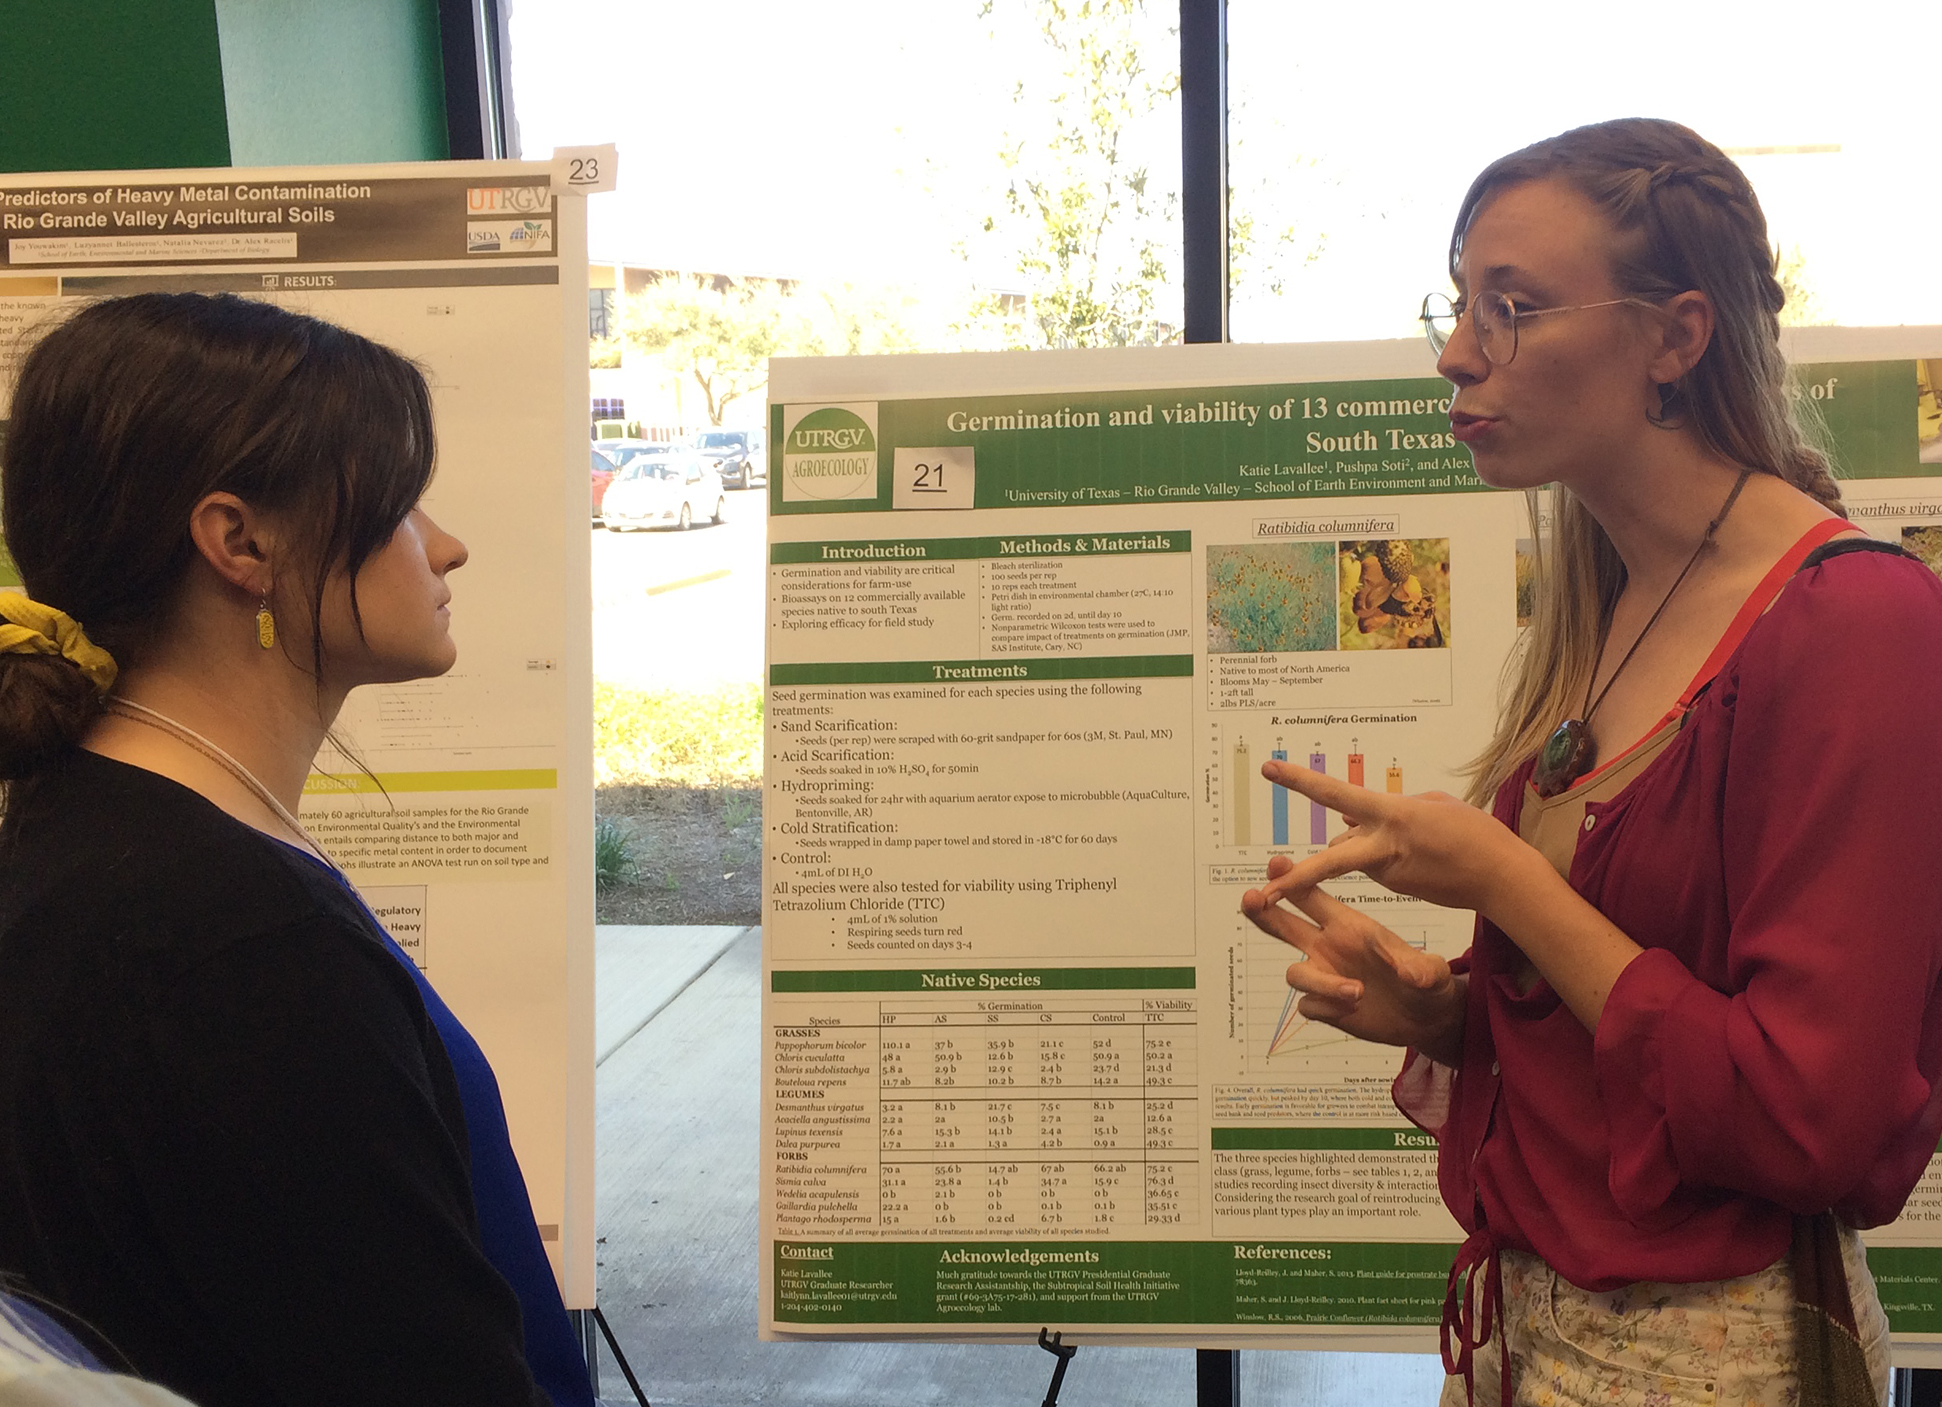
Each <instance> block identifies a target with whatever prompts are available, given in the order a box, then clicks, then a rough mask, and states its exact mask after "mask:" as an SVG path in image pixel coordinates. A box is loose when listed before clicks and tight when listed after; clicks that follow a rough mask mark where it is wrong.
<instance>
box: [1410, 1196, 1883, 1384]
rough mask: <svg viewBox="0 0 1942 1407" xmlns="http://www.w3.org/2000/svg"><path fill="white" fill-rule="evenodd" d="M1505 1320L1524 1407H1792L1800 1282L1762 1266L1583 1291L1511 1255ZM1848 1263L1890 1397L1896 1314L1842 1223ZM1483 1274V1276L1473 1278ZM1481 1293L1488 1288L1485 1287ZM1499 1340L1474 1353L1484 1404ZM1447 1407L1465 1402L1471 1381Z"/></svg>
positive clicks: (1506, 1261) (1877, 1379) (1859, 1320)
mask: <svg viewBox="0 0 1942 1407" xmlns="http://www.w3.org/2000/svg"><path fill="white" fill-rule="evenodd" d="M1502 1256H1503V1283H1504V1322H1503V1325H1502V1326H1501V1327H1500V1328H1499V1330H1498V1332H1499V1333H1505V1332H1507V1333H1508V1342H1509V1345H1510V1368H1511V1379H1512V1385H1513V1391H1512V1393H1511V1396H1510V1399H1509V1400H1510V1401H1512V1402H1513V1403H1515V1404H1516V1405H1517V1407H1591V1404H1597V1407H1687V1404H1701V1403H1704V1404H1707V1407H1714V1405H1715V1404H1717V1407H1793V1404H1795V1403H1797V1402H1798V1401H1799V1400H1800V1387H1799V1376H1798V1372H1797V1369H1796V1366H1795V1365H1796V1359H1795V1355H1794V1277H1793V1272H1792V1271H1791V1270H1790V1269H1789V1268H1788V1264H1787V1258H1786V1257H1785V1256H1782V1257H1781V1258H1780V1259H1779V1260H1777V1261H1775V1262H1774V1263H1773V1264H1772V1265H1770V1266H1768V1267H1767V1268H1766V1269H1765V1270H1759V1271H1755V1272H1754V1273H1753V1274H1751V1275H1742V1276H1740V1277H1739V1278H1738V1279H1735V1280H1712V1281H1707V1282H1704V1283H1701V1284H1696V1285H1666V1284H1655V1283H1650V1282H1643V1281H1642V1282H1640V1283H1638V1284H1635V1285H1627V1286H1625V1287H1624V1288H1623V1289H1618V1290H1607V1291H1603V1292H1601V1293H1593V1292H1592V1291H1590V1290H1581V1289H1579V1288H1578V1287H1577V1286H1576V1285H1573V1284H1572V1283H1571V1282H1570V1281H1568V1280H1565V1279H1564V1278H1563V1277H1561V1276H1559V1275H1558V1274H1557V1273H1556V1272H1554V1271H1553V1270H1552V1269H1551V1267H1550V1266H1548V1265H1546V1264H1545V1263H1544V1262H1543V1261H1542V1260H1540V1259H1539V1258H1538V1257H1536V1256H1534V1255H1529V1254H1526V1253H1525V1252H1522V1251H1504V1252H1503V1253H1502ZM1841 1262H1842V1264H1843V1265H1844V1266H1845V1267H1846V1269H1847V1273H1848V1295H1849V1297H1850V1299H1851V1300H1852V1301H1853V1304H1854V1318H1855V1323H1856V1325H1857V1326H1858V1327H1859V1329H1860V1330H1861V1346H1862V1350H1863V1352H1864V1353H1865V1355H1866V1356H1867V1360H1868V1371H1869V1374H1870V1376H1871V1377H1872V1378H1873V1379H1874V1386H1875V1393H1876V1396H1877V1397H1878V1398H1879V1399H1880V1400H1881V1401H1882V1402H1883V1403H1886V1402H1887V1400H1888V1369H1889V1346H1888V1316H1887V1315H1886V1314H1884V1313H1883V1312H1882V1308H1881V1301H1880V1299H1879V1298H1878V1297H1877V1296H1876V1294H1875V1282H1874V1278H1873V1277H1872V1276H1871V1275H1869V1273H1868V1260H1867V1255H1866V1252H1865V1251H1864V1250H1863V1248H1862V1245H1861V1238H1860V1237H1859V1236H1857V1235H1856V1234H1855V1233H1854V1232H1853V1231H1851V1230H1849V1229H1847V1228H1846V1227H1843V1228H1841ZM1475 1279H1476V1280H1478V1281H1481V1280H1482V1279H1483V1277H1482V1276H1481V1275H1479V1276H1476V1277H1475ZM1478 1293H1481V1289H1479V1290H1478ZM1501 1362H1502V1356H1501V1353H1500V1351H1499V1348H1498V1344H1497V1340H1496V1339H1494V1338H1493V1339H1492V1340H1491V1342H1490V1344H1489V1345H1488V1346H1487V1347H1485V1348H1482V1349H1479V1350H1478V1351H1477V1354H1476V1359H1475V1365H1476V1366H1475V1377H1476V1407H1499V1404H1500V1403H1501V1402H1503V1401H1504V1398H1503V1397H1502V1395H1501V1392H1502V1389H1501V1385H1500V1381H1499V1371H1500V1368H1499V1365H1500V1364H1501ZM1441 1407H1465V1394H1464V1390H1463V1379H1461V1378H1455V1377H1453V1378H1449V1379H1447V1380H1446V1381H1445V1382H1444V1384H1443V1397H1442V1402H1441Z"/></svg>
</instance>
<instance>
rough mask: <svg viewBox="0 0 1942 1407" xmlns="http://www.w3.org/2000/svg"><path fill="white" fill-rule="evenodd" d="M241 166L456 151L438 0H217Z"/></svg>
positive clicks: (232, 142) (409, 157)
mask: <svg viewBox="0 0 1942 1407" xmlns="http://www.w3.org/2000/svg"><path fill="white" fill-rule="evenodd" d="M215 13H216V19H217V23H218V25H219V27H220V29H221V33H222V73H223V86H224V90H225V92H226V94H227V97H228V106H229V149H230V152H231V154H232V159H233V160H234V162H235V164H236V165H238V166H295V165H313V164H325V163H331V162H344V161H437V160H442V159H444V158H445V157H446V156H449V155H450V148H449V146H448V144H447V141H446V135H445V80H444V75H443V68H442V63H441V58H440V53H439V33H438V5H437V0H215Z"/></svg>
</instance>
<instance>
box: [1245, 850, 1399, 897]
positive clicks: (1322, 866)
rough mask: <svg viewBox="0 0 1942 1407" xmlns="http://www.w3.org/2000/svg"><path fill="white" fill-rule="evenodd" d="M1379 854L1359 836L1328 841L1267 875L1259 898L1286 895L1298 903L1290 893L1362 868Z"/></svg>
mask: <svg viewBox="0 0 1942 1407" xmlns="http://www.w3.org/2000/svg"><path fill="white" fill-rule="evenodd" d="M1382 854H1383V852H1382V851H1381V850H1380V849H1379V848H1378V847H1377V846H1376V844H1375V843H1374V842H1373V841H1370V840H1367V839H1364V838H1361V837H1357V838H1356V839H1354V840H1347V841H1344V842H1343V843H1342V844H1340V845H1331V846H1329V847H1328V848H1327V849H1326V850H1323V851H1320V852H1319V853H1317V854H1314V855H1310V856H1309V857H1308V858H1307V859H1305V860H1301V861H1298V862H1297V863H1295V864H1293V865H1290V866H1289V867H1288V868H1287V869H1286V870H1284V871H1283V872H1282V873H1280V874H1278V875H1276V876H1275V877H1274V878H1272V879H1270V880H1269V881H1268V883H1267V884H1266V885H1265V886H1264V887H1263V888H1262V890H1261V895H1262V898H1263V900H1264V901H1265V902H1266V903H1270V904H1274V903H1279V902H1280V901H1281V900H1283V899H1287V900H1289V901H1290V902H1291V903H1297V905H1298V906H1299V903H1298V901H1297V900H1295V897H1294V896H1295V895H1296V894H1297V893H1299V892H1300V891H1302V890H1304V889H1313V888H1314V887H1315V886H1316V885H1318V884H1322V883H1324V882H1326V881H1328V880H1331V879H1340V878H1341V877H1342V876H1343V875H1346V874H1354V873H1356V872H1357V871H1358V870H1363V869H1365V868H1366V867H1367V866H1369V865H1373V864H1376V863H1377V862H1378V861H1380V859H1381V858H1382Z"/></svg>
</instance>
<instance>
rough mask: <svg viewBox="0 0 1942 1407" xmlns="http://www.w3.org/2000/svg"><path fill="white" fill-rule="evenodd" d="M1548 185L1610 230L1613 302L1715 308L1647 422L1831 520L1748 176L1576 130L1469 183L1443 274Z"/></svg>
mask: <svg viewBox="0 0 1942 1407" xmlns="http://www.w3.org/2000/svg"><path fill="white" fill-rule="evenodd" d="M1546 178H1552V179H1558V180H1562V181H1565V182H1567V183H1568V184H1570V185H1571V186H1572V187H1574V188H1575V189H1576V190H1577V191H1578V192H1579V193H1580V194H1582V195H1583V196H1584V197H1585V198H1586V199H1588V200H1590V201H1591V202H1592V204H1593V205H1595V206H1597V207H1598V208H1599V209H1600V210H1601V211H1602V212H1603V213H1604V215H1605V218H1606V219H1607V220H1608V221H1610V223H1611V226H1612V230H1613V232H1614V233H1615V234H1616V235H1617V239H1616V240H1615V241H1614V255H1615V257H1614V259H1613V269H1612V273H1613V278H1614V280H1615V282H1616V283H1617V285H1618V288H1619V291H1620V292H1622V293H1626V294H1630V295H1631V296H1633V297H1637V298H1644V299H1647V300H1649V301H1659V300H1662V299H1665V298H1669V297H1671V296H1672V295H1674V294H1676V293H1684V292H1686V291H1687V290H1689V289H1697V290H1699V291H1700V292H1702V293H1704V294H1705V295H1706V296H1707V297H1708V298H1709V299H1710V300H1711V301H1712V304H1713V312H1714V318H1715V322H1714V328H1713V337H1712V341H1711V343H1710V344H1709V345H1708V346H1707V348H1706V352H1705V354H1704V355H1703V356H1701V357H1700V359H1699V361H1698V363H1697V364H1696V365H1695V366H1694V367H1693V368H1692V370H1690V371H1689V372H1687V373H1686V375H1685V376H1683V377H1682V378H1680V380H1678V381H1677V382H1674V383H1673V384H1671V385H1669V386H1667V387H1665V388H1664V389H1663V391H1662V392H1661V399H1662V405H1661V407H1660V412H1659V415H1658V416H1657V417H1655V420H1656V422H1657V423H1659V424H1663V425H1666V426H1668V427H1671V426H1689V427H1690V428H1691V429H1692V431H1693V432H1694V433H1695V434H1697V435H1698V436H1699V438H1700V441H1701V442H1702V443H1703V444H1704V445H1705V446H1706V447H1707V448H1708V449H1710V450H1712V451H1713V452H1714V453H1716V454H1720V455H1723V456H1725V457H1726V458H1727V459H1729V460H1731V461H1733V462H1734V463H1736V464H1741V465H1745V466H1747V467H1749V468H1752V469H1754V470H1756V471H1765V472H1768V473H1772V474H1777V475H1779V476H1780V477H1781V478H1783V479H1785V480H1786V481H1787V482H1788V483H1790V484H1792V485H1794V487H1796V488H1798V489H1800V490H1801V491H1803V492H1804V493H1808V494H1811V495H1812V496H1813V497H1814V498H1816V499H1818V500H1819V501H1820V502H1821V503H1823V504H1825V505H1826V506H1827V507H1829V508H1832V509H1834V510H1835V511H1836V512H1839V511H1840V503H1841V490H1840V488H1839V487H1838V486H1837V485H1836V484H1835V482H1834V477H1833V475H1832V473H1831V472H1830V469H1829V465H1828V459H1827V455H1826V453H1825V452H1824V451H1823V450H1822V449H1820V448H1819V447H1818V446H1816V445H1815V444H1814V443H1813V441H1812V440H1811V439H1810V438H1809V436H1808V434H1806V433H1805V432H1804V431H1803V429H1802V426H1801V423H1800V421H1799V420H1798V419H1797V418H1796V407H1795V402H1796V401H1797V399H1798V397H1797V396H1796V395H1795V394H1794V392H1793V389H1792V388H1791V387H1790V385H1789V382H1788V375H1787V363H1786V359H1785V358H1784V357H1782V356H1781V353H1780V310H1781V308H1782V307H1783V306H1784V305H1785V303H1786V301H1787V295H1786V292H1785V291H1784V290H1783V289H1782V288H1781V286H1780V279H1779V277H1778V270H1779V256H1778V253H1777V251H1776V250H1775V249H1774V247H1773V245H1772V244H1770V243H1769V242H1768V240H1767V217H1766V215H1765V214H1764V213H1763V212H1762V211H1761V209H1760V201H1759V198H1758V197H1757V196H1755V195H1754V193H1753V187H1752V185H1750V184H1749V183H1748V181H1747V179H1746V173H1745V172H1743V171H1741V170H1740V168H1739V167H1738V166H1737V165H1736V164H1734V162H1733V160H1732V158H1730V157H1728V156H1727V155H1726V153H1725V152H1723V151H1721V150H1720V149H1719V148H1718V147H1716V146H1714V145H1713V144H1712V143H1711V142H1709V141H1707V140H1706V139H1705V138H1704V137H1702V136H1700V135H1699V134H1698V133H1697V132H1694V131H1693V130H1692V129H1691V128H1688V127H1682V126H1680V125H1679V124H1678V123H1676V122H1667V121H1664V120H1661V119H1656V118H1645V117H1628V118H1622V119H1619V120H1618V121H1615V122H1600V123H1596V124H1594V125H1592V126H1589V127H1577V128H1574V129H1572V130H1571V131H1569V132H1564V133H1561V134H1560V135H1558V136H1555V137H1548V138H1546V139H1545V140H1543V141H1541V142H1535V143H1533V144H1532V145H1530V146H1528V147H1525V148H1524V149H1523V150H1522V151H1516V152H1512V153H1511V154H1510V155H1509V156H1505V157H1500V158H1499V159H1498V160H1496V161H1493V162H1492V163H1491V164H1490V165H1489V166H1487V167H1485V168H1484V170H1483V172H1482V174H1481V175H1479V176H1478V177H1477V179H1476V180H1474V181H1472V182H1471V183H1470V189H1469V191H1468V193H1467V194H1465V196H1464V197H1463V204H1462V206H1461V207H1460V208H1459V209H1458V211H1457V218H1456V229H1455V231H1454V233H1453V234H1452V235H1451V237H1450V269H1451V272H1452V273H1454V272H1455V270H1456V263H1457V258H1458V256H1459V255H1460V254H1461V253H1462V252H1463V239H1464V235H1465V233H1466V232H1467V231H1468V230H1469V228H1470V222H1471V220H1472V219H1473V218H1474V217H1475V215H1476V212H1477V209H1478V207H1479V206H1481V205H1482V204H1483V202H1484V201H1485V200H1487V199H1488V198H1489V197H1490V196H1491V195H1492V194H1493V193H1495V192H1496V191H1499V190H1502V189H1504V188H1506V187H1509V186H1514V185H1521V184H1523V183H1524V182H1526V181H1533V180H1543V179H1546Z"/></svg>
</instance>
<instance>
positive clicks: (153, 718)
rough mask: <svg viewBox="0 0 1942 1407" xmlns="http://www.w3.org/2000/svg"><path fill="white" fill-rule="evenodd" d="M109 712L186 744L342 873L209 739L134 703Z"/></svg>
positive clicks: (115, 704)
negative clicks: (225, 773)
mask: <svg viewBox="0 0 1942 1407" xmlns="http://www.w3.org/2000/svg"><path fill="white" fill-rule="evenodd" d="M108 711H109V712H110V713H113V714H117V715H119V716H120V717H122V718H126V719H127V720H128V721H129V722H130V723H140V724H143V725H145V726H147V727H150V728H154V729H156V730H157V731H158V732H163V733H167V734H169V735H170V736H171V737H173V738H175V739H176V740H177V741H179V742H183V743H186V744H188V746H189V747H190V748H192V749H194V750H195V751H196V752H199V753H201V754H202V755H203V756H204V757H206V758H208V759H209V760H210V761H211V762H213V763H215V764H216V765H217V766H218V767H220V768H222V769H223V770H224V771H225V772H227V773H229V775H230V776H232V777H234V778H235V779H236V780H237V781H239V782H241V783H242V784H243V785H244V786H245V787H246V788H248V790H249V791H250V793H251V794H252V795H254V796H255V797H256V799H257V800H258V801H260V802H262V803H263V804H264V805H265V806H267V807H269V808H270V811H271V812H272V814H274V815H275V816H276V818H277V819H278V820H279V821H281V822H283V824H284V825H286V826H288V827H289V828H290V830H291V832H292V834H294V835H296V836H298V837H299V838H300V839H301V840H302V841H303V843H304V844H305V845H307V846H309V847H310V848H311V850H312V851H314V852H315V853H316V856H317V858H318V859H320V860H322V861H323V862H324V863H325V864H326V865H328V866H330V868H331V869H333V870H337V872H338V873H339V874H342V873H343V871H342V870H338V866H337V862H336V861H335V860H333V859H331V858H330V855H329V854H328V853H327V852H326V851H325V850H324V847H323V846H321V845H319V844H318V843H317V841H316V839H315V838H314V837H313V836H312V835H311V834H310V832H309V831H307V830H305V829H304V828H303V822H301V821H299V820H298V819H297V818H296V817H295V816H293V815H291V814H290V812H289V810H288V809H287V808H285V806H284V804H283V803H282V802H281V801H278V800H277V799H276V796H275V794H274V793H273V792H271V790H270V789H269V788H268V787H266V786H264V785H263V783H261V782H259V781H258V780H257V779H256V775H255V773H253V772H251V771H250V769H249V768H247V767H245V766H244V765H243V764H242V763H240V762H238V761H237V760H236V759H235V758H233V757H231V756H230V755H229V754H228V753H226V752H224V751H223V750H222V749H221V748H220V747H217V746H216V744H214V743H212V742H210V741H209V739H207V738H205V737H203V736H202V734H200V733H198V732H196V730H195V729H193V728H190V727H188V726H186V725H185V724H181V723H178V722H176V721H175V720H174V719H173V718H170V717H169V716H168V715H167V714H166V713H158V712H156V711H155V710H154V709H152V708H150V707H149V706H148V705H147V704H138V703H136V702H135V701H134V700H133V699H123V698H114V699H110V700H109V701H108Z"/></svg>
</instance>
